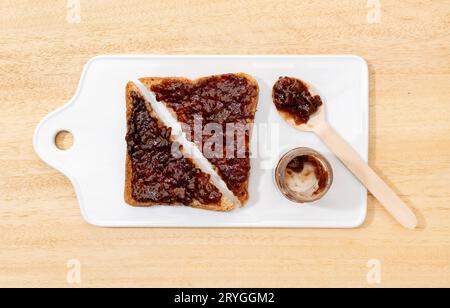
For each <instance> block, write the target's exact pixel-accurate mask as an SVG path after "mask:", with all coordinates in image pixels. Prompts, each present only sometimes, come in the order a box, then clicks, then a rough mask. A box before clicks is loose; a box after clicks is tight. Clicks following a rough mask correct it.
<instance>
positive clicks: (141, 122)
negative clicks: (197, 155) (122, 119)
mask: <svg viewBox="0 0 450 308" xmlns="http://www.w3.org/2000/svg"><path fill="white" fill-rule="evenodd" d="M130 98H131V101H132V111H131V116H130V117H129V119H128V133H127V136H126V141H127V145H128V147H127V150H128V154H129V156H130V159H131V165H132V197H133V199H135V200H136V201H138V202H156V203H165V204H173V203H181V204H184V205H191V204H192V202H193V200H198V201H199V202H200V203H202V204H215V203H219V202H220V200H221V198H222V194H221V193H220V191H219V190H218V189H217V188H216V187H215V186H214V185H213V184H212V183H211V182H210V175H208V174H205V173H203V172H202V171H201V170H200V169H198V168H196V167H195V166H194V164H193V163H192V160H190V159H188V158H185V157H181V158H180V157H176V155H172V149H173V148H176V147H177V146H178V147H179V148H180V147H181V146H180V145H177V144H174V143H172V142H171V141H170V135H171V129H170V128H167V127H165V126H164V125H162V123H160V122H159V121H158V120H157V119H156V118H154V117H153V116H151V114H150V113H149V111H148V109H147V106H146V102H145V100H144V98H143V97H142V96H140V95H138V94H137V93H136V92H131V93H130Z"/></svg>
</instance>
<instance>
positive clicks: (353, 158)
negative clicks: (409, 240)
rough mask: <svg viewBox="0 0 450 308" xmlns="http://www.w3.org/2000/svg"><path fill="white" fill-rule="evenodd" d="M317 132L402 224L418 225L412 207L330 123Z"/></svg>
mask: <svg viewBox="0 0 450 308" xmlns="http://www.w3.org/2000/svg"><path fill="white" fill-rule="evenodd" d="M315 133H316V134H317V135H318V136H319V137H320V138H321V139H322V141H323V142H324V143H325V144H326V145H327V146H328V147H329V148H330V150H332V151H333V152H334V153H335V154H336V156H337V157H338V158H339V159H340V160H341V161H342V162H343V163H344V165H346V166H347V168H348V169H349V170H350V171H351V172H353V174H354V175H355V176H356V177H357V178H358V179H359V180H360V181H361V183H362V184H363V185H364V186H366V187H367V189H368V190H369V191H370V192H371V193H372V194H373V195H374V196H375V198H376V199H377V200H378V201H379V202H380V203H381V204H382V205H383V206H384V207H385V208H386V209H387V210H388V212H389V213H391V215H392V216H394V217H395V219H397V221H398V222H400V224H402V225H403V226H404V227H406V228H408V229H414V228H415V227H416V226H417V218H416V216H415V215H414V213H413V212H412V211H411V209H410V208H409V207H408V206H407V205H406V204H405V203H404V202H403V201H402V200H401V199H400V198H399V197H398V196H397V194H395V192H394V191H393V190H392V189H391V188H390V187H389V186H388V185H387V184H386V183H385V182H384V181H383V180H382V179H381V178H380V177H379V176H378V175H377V174H376V173H375V171H373V169H372V168H370V167H369V165H368V164H367V163H366V162H365V161H364V160H363V159H362V158H361V156H360V155H359V154H358V153H357V152H356V151H355V150H354V149H353V147H352V146H351V145H349V144H348V143H347V142H346V141H345V140H344V139H343V138H342V137H341V136H340V135H339V134H338V133H337V132H336V131H335V130H334V129H333V128H332V127H331V126H330V125H328V124H325V125H321V126H320V127H318V128H317V129H316V130H315Z"/></svg>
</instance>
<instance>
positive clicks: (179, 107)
mask: <svg viewBox="0 0 450 308" xmlns="http://www.w3.org/2000/svg"><path fill="white" fill-rule="evenodd" d="M151 90H152V91H153V92H154V93H155V95H156V99H157V100H158V101H162V102H164V103H165V104H166V105H167V107H169V108H171V109H173V110H174V111H175V113H176V114H177V118H178V121H180V122H182V123H185V124H187V126H188V127H189V128H190V129H189V132H186V133H187V134H189V133H190V137H191V141H195V140H196V138H195V136H194V134H195V131H194V123H195V118H196V117H199V116H201V118H202V125H203V128H205V126H206V125H208V124H219V125H220V126H221V127H222V132H221V134H220V135H221V138H222V139H223V145H224V146H223V152H222V153H221V155H206V154H205V151H203V154H204V155H205V156H206V158H207V159H208V160H209V161H210V162H211V163H212V164H213V165H214V166H216V167H217V168H218V173H219V175H220V176H221V177H222V179H223V180H224V181H225V183H226V184H227V186H228V188H229V189H230V190H231V191H232V192H233V193H234V194H235V195H236V196H237V197H238V198H239V199H241V201H242V200H245V199H246V198H247V187H246V183H247V181H248V177H249V173H250V159H249V157H250V149H249V143H250V131H249V129H245V130H244V129H243V127H244V126H245V125H246V124H247V123H253V120H254V116H255V111H256V110H255V109H256V103H257V102H256V100H257V97H258V91H259V90H258V86H257V85H256V84H253V83H251V82H250V81H249V80H248V79H247V78H245V77H242V76H239V75H235V74H227V75H221V76H213V77H207V78H203V79H200V80H199V81H197V82H191V81H184V80H178V79H170V78H168V79H165V80H163V81H162V82H161V83H160V84H158V85H154V86H153V87H152V88H151ZM230 123H231V124H240V125H241V126H240V127H241V132H242V135H243V134H245V144H244V145H243V146H242V147H241V148H240V149H238V146H239V142H236V146H233V147H232V149H230V148H229V147H228V148H227V147H226V146H225V145H226V139H227V138H226V132H227V124H230ZM216 133H218V132H214V134H216ZM214 134H213V133H209V132H207V131H203V134H202V137H201V140H202V141H203V145H205V144H206V142H207V141H208V139H210V138H211V137H212V136H213V135H214ZM197 139H198V137H197ZM236 139H237V138H236ZM243 147H245V148H243ZM202 150H203V148H202ZM231 152H232V153H231Z"/></svg>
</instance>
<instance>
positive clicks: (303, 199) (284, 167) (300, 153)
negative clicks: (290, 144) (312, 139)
mask: <svg viewBox="0 0 450 308" xmlns="http://www.w3.org/2000/svg"><path fill="white" fill-rule="evenodd" d="M299 157H302V158H303V157H307V158H308V159H310V160H311V161H313V162H314V163H315V164H316V163H317V165H316V166H320V167H321V169H320V179H321V180H320V181H319V179H317V174H315V177H316V179H317V185H319V183H320V184H322V185H319V186H318V188H317V190H316V191H314V192H313V193H311V194H309V195H308V194H306V193H301V192H299V191H296V190H293V189H292V185H291V184H290V183H292V181H291V180H290V179H288V177H289V176H290V174H292V171H291V170H289V167H288V166H289V165H290V164H291V162H292V161H293V160H294V159H296V158H299ZM311 166H312V165H311ZM303 169H304V167H303ZM315 170H317V167H316V168H315ZM288 172H289V173H288ZM301 172H303V171H301ZM288 181H289V182H288ZM275 183H276V186H277V187H278V189H279V191H280V192H281V193H282V194H283V195H284V196H285V197H286V198H288V199H289V200H291V201H293V202H296V203H311V202H315V201H317V200H320V199H321V198H323V196H325V194H326V193H327V192H328V191H329V190H330V188H331V185H332V184H333V169H332V167H331V164H330V162H329V161H328V160H327V159H326V158H325V157H324V156H323V155H322V154H320V153H319V152H317V151H315V150H313V149H310V148H297V149H294V150H291V151H289V152H288V153H287V154H285V155H283V157H282V158H281V159H280V162H279V163H278V166H277V168H276V169H275Z"/></svg>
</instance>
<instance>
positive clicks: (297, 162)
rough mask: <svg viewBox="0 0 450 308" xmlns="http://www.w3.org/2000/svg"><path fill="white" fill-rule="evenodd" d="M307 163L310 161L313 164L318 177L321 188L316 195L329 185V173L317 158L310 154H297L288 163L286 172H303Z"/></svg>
mask: <svg viewBox="0 0 450 308" xmlns="http://www.w3.org/2000/svg"><path fill="white" fill-rule="evenodd" d="M306 163H309V164H311V165H312V166H313V169H314V173H315V175H316V179H317V180H318V182H319V188H318V189H317V190H316V191H315V193H314V194H315V195H317V194H319V193H321V192H322V191H323V190H324V189H325V188H326V187H327V184H328V176H329V175H328V172H327V171H326V170H325V168H324V167H323V166H322V164H321V163H320V162H319V161H318V160H317V159H316V158H314V157H313V156H309V155H302V156H297V157H296V158H294V159H293V160H291V162H290V163H289V164H288V166H287V167H286V172H288V173H289V172H291V173H302V172H303V169H304V168H305V164H306Z"/></svg>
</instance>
